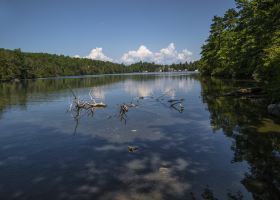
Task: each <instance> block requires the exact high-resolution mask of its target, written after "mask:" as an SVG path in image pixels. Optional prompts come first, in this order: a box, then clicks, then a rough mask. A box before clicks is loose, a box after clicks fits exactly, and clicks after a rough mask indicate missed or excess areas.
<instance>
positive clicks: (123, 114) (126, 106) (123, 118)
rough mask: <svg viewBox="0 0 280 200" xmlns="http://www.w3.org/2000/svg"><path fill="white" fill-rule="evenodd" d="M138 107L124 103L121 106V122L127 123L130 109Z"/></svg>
mask: <svg viewBox="0 0 280 200" xmlns="http://www.w3.org/2000/svg"><path fill="white" fill-rule="evenodd" d="M136 106H137V105H136V104H134V103H132V102H131V103H123V104H121V105H120V111H119V117H120V120H121V121H124V122H125V123H126V119H127V115H126V113H127V112H128V110H129V108H134V107H136Z"/></svg>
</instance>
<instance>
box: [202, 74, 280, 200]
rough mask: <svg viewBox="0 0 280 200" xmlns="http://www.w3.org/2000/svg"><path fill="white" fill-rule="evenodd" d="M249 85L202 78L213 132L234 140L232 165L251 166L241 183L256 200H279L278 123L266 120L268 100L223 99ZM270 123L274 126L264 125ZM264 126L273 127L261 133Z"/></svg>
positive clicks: (203, 96) (279, 145)
mask: <svg viewBox="0 0 280 200" xmlns="http://www.w3.org/2000/svg"><path fill="white" fill-rule="evenodd" d="M248 84H252V83H246V82H226V81H222V80H216V79H202V80H201V85H202V98H203V101H204V102H206V103H207V107H208V110H209V112H210V114H211V125H212V127H213V130H214V131H215V130H218V129H222V130H223V131H224V133H225V134H226V135H227V136H228V137H231V138H233V139H234V142H233V145H232V149H233V151H234V158H233V162H242V161H246V162H247V163H248V164H249V165H250V172H248V173H247V174H245V178H244V179H243V180H242V184H243V185H244V186H245V187H246V188H247V190H248V191H249V192H251V193H252V194H253V197H254V198H255V199H280V156H279V155H280V134H279V133H280V132H279V131H280V130H279V129H277V128H279V126H277V124H279V121H276V120H275V119H274V120H273V119H270V120H267V119H268V116H266V113H265V105H266V103H265V100H248V99H241V98H232V97H221V96H220V94H224V93H226V92H228V91H231V90H232V89H233V88H235V89H236V87H242V86H248ZM219 96H220V97H219ZM267 121H270V122H271V124H265V122H267ZM275 124H276V125H275ZM264 126H269V127H270V128H269V129H267V131H262V132H260V131H259V130H261V129H263V127H264ZM273 126H274V127H276V128H275V129H272V128H271V127H273Z"/></svg>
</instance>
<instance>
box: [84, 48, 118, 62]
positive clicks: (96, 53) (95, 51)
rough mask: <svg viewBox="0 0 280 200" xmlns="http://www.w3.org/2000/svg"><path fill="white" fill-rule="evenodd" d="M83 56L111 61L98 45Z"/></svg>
mask: <svg viewBox="0 0 280 200" xmlns="http://www.w3.org/2000/svg"><path fill="white" fill-rule="evenodd" d="M85 58H89V59H92V60H101V61H110V62H112V61H113V59H112V58H109V57H108V56H106V55H105V54H104V53H103V50H102V48H100V47H96V48H95V49H92V50H91V52H90V54H89V55H87V56H86V57H85Z"/></svg>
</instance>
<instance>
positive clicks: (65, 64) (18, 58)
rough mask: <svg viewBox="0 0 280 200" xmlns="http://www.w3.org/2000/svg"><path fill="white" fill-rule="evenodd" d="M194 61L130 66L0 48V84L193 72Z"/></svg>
mask: <svg viewBox="0 0 280 200" xmlns="http://www.w3.org/2000/svg"><path fill="white" fill-rule="evenodd" d="M196 65H197V61H195V62H190V63H188V62H186V63H180V64H172V65H159V64H155V63H148V62H138V63H134V64H131V65H124V64H118V63H113V62H108V61H107V62H105V61H99V60H92V59H87V58H74V57H70V56H64V55H56V54H48V53H27V52H22V51H21V49H15V50H8V49H3V48H0V82H4V81H19V80H22V79H35V78H53V77H62V76H81V75H100V74H117V73H118V74H122V73H135V72H169V71H194V70H196V69H197V68H196Z"/></svg>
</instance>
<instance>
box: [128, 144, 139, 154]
mask: <svg viewBox="0 0 280 200" xmlns="http://www.w3.org/2000/svg"><path fill="white" fill-rule="evenodd" d="M138 149H139V148H138V147H134V146H128V147H127V150H128V152H131V153H133V152H135V151H137V150H138Z"/></svg>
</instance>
